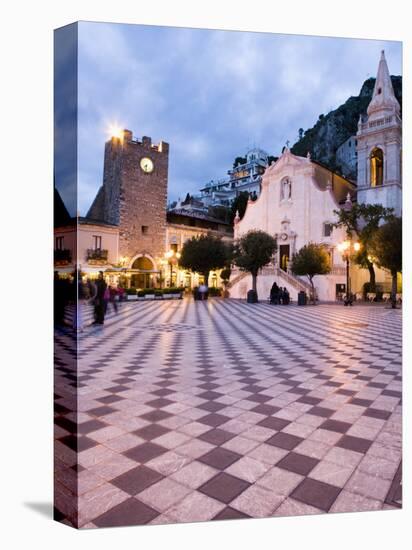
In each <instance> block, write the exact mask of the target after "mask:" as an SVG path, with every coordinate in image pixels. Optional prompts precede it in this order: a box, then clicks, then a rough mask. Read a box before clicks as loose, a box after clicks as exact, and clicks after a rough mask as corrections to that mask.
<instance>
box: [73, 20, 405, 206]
mask: <svg viewBox="0 0 412 550" xmlns="http://www.w3.org/2000/svg"><path fill="white" fill-rule="evenodd" d="M78 40H79V51H78V59H79V82H78V98H79V104H78V113H79V148H78V151H79V158H78V167H79V174H78V176H79V180H78V181H79V196H78V209H79V211H80V213H81V214H83V215H84V214H85V213H86V211H87V209H88V207H89V206H90V203H91V202H92V200H93V198H94V196H95V194H96V191H97V189H98V188H99V186H100V185H101V182H102V171H103V151H104V143H105V141H106V140H107V139H108V138H109V133H108V128H109V126H110V125H111V124H117V125H119V126H120V127H122V128H128V129H130V130H132V131H133V134H134V136H135V137H139V138H140V137H141V136H143V135H147V136H151V137H152V139H153V141H154V143H157V142H158V141H159V140H164V141H167V142H169V143H170V157H169V200H175V199H177V198H178V197H182V196H184V195H185V194H186V192H188V191H189V192H191V193H193V192H196V191H197V190H198V189H199V188H200V187H201V186H202V185H204V184H205V183H206V182H207V181H209V180H210V179H218V178H221V177H224V176H225V174H226V172H227V170H228V169H229V168H230V167H231V165H232V162H233V160H234V158H235V157H236V156H238V155H244V154H245V153H246V151H247V149H248V148H250V147H251V146H253V145H256V146H260V147H261V148H263V149H265V150H266V151H268V152H269V153H270V154H274V155H278V154H279V152H280V151H281V149H282V147H283V145H284V144H285V142H286V140H289V141H290V142H291V143H294V142H295V141H296V139H297V134H298V129H299V128H300V127H302V128H304V129H306V128H308V127H311V126H313V124H314V123H315V122H316V120H317V118H318V116H319V114H320V113H325V114H326V113H327V112H329V111H330V110H331V109H334V108H336V107H337V106H339V105H340V104H341V103H343V102H344V101H345V100H346V99H347V98H348V97H349V96H351V95H357V94H358V93H359V90H360V87H361V85H362V83H363V82H364V80H365V79H366V78H368V77H369V76H375V74H376V70H377V66H378V61H379V57H380V50H381V49H385V52H386V57H387V60H388V64H389V69H390V72H391V74H402V60H401V44H400V43H399V42H387V41H373V40H353V39H341V38H323V37H310V36H294V35H280V34H267V33H246V32H236V31H213V30H198V29H184V28H171V27H152V26H139V25H120V24H102V23H80V24H79V29H78Z"/></svg>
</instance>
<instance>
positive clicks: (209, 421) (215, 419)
mask: <svg viewBox="0 0 412 550" xmlns="http://www.w3.org/2000/svg"><path fill="white" fill-rule="evenodd" d="M228 420H230V418H229V417H228V416H224V415H223V414H215V413H212V414H207V415H206V416H202V417H201V418H198V420H197V422H201V423H202V424H206V425H207V426H213V427H217V426H220V425H221V424H224V423H225V422H227V421H228Z"/></svg>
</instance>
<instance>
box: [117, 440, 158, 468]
mask: <svg viewBox="0 0 412 550" xmlns="http://www.w3.org/2000/svg"><path fill="white" fill-rule="evenodd" d="M167 450H168V449H165V448H164V447H161V446H160V445H156V443H151V442H150V441H147V442H146V443H142V444H140V445H137V446H136V447H132V448H131V449H128V450H127V451H125V452H124V453H123V454H124V455H125V456H127V457H128V458H131V459H132V460H135V461H136V462H141V463H144V462H148V461H149V460H152V458H156V457H157V456H159V455H161V454H163V453H166V452H167Z"/></svg>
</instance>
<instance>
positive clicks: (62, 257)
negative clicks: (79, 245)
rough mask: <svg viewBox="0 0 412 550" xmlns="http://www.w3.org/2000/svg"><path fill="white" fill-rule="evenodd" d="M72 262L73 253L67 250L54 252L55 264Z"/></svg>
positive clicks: (62, 249) (61, 249) (57, 249)
mask: <svg viewBox="0 0 412 550" xmlns="http://www.w3.org/2000/svg"><path fill="white" fill-rule="evenodd" d="M71 261H72V253H71V251H70V250H69V249H67V248H60V249H59V248H56V249H55V251H54V262H55V263H60V264H62V263H65V264H69V263H70V262H71Z"/></svg>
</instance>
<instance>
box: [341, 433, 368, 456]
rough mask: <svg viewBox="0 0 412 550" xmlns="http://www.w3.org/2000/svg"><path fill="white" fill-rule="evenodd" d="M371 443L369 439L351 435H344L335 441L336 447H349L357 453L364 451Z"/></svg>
mask: <svg viewBox="0 0 412 550" xmlns="http://www.w3.org/2000/svg"><path fill="white" fill-rule="evenodd" d="M371 445H372V441H370V440H369V439H363V438H362V437H354V436H353V435H344V436H343V437H341V438H340V439H339V441H338V442H337V443H336V447H342V448H343V449H349V450H350V451H356V452H358V453H366V452H367V450H368V449H369V447H370V446H371Z"/></svg>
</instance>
